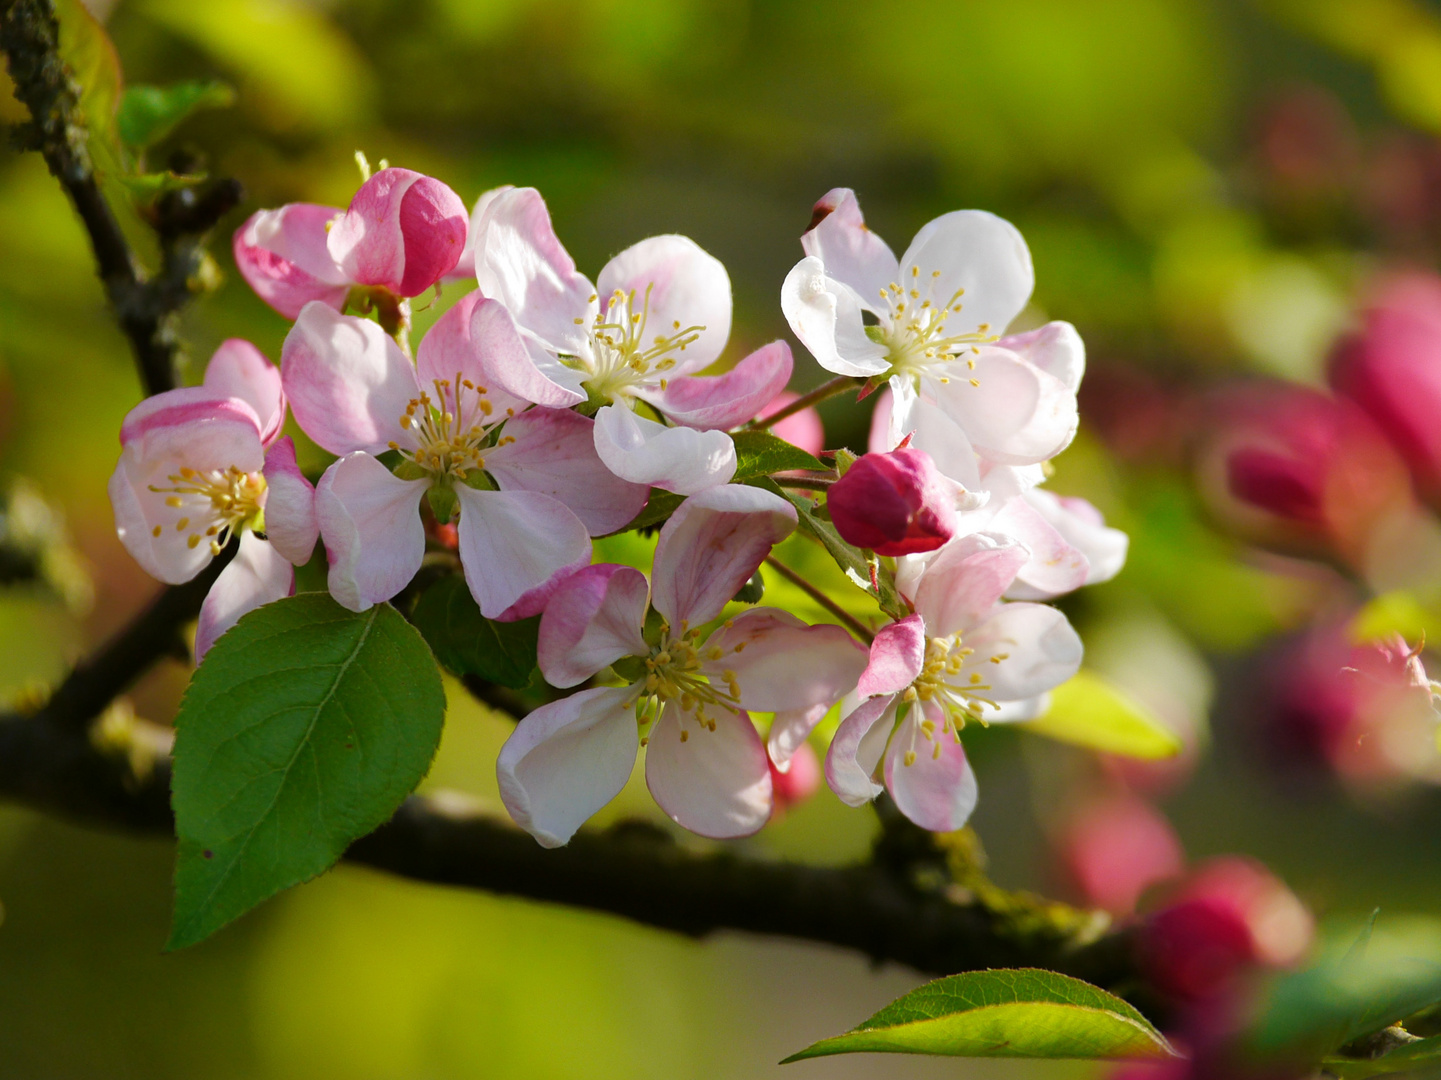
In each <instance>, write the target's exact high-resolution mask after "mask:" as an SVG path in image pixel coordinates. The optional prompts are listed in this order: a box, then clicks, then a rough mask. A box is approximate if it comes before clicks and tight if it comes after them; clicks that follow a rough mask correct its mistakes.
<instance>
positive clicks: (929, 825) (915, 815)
mask: <svg viewBox="0 0 1441 1080" xmlns="http://www.w3.org/2000/svg"><path fill="white" fill-rule="evenodd" d="M923 707H924V709H925V712H926V715H927V716H928V718H929V719H930V720H931V721H932V722H934V723H935V725H936V731H935V735H934V736H933V738H934V739H935V742H932V741H931V740H930V739H927V738H926V735H925V732H924V731H923V730H922V729H921V716H920V715H919V714H920V713H921V709H920V708H918V707H917V706H915V705H912V706H911V711H910V713H909V714H908V715H907V716H906V718H905V720H903V721H902V722H901V726H900V728H899V730H897V731H896V733H895V735H894V736H893V737H892V738H891V746H890V750H888V751H887V753H886V787H887V788H888V789H889V790H890V793H891V798H893V799H895V800H896V808H897V809H898V810H900V812H901V813H903V814H905V815H906V817H908V818H910V819H911V820H912V821H914V822H915V823H916V824H917V825H919V826H920V827H921V828H923V829H930V830H931V831H932V832H953V831H954V830H956V829H959V828H961V827H962V826H964V825H965V823H966V821H967V820H968V819H969V818H970V816H971V811H972V810H974V809H975V808H976V794H977V793H976V774H975V773H973V772H972V771H971V763H970V762H969V761H967V760H966V751H965V749H964V748H963V747H962V746H961V744H960V742H959V741H957V739H956V738H955V737H954V736H953V735H951V734H950V733H949V732H947V731H946V730H945V712H944V711H943V710H942V709H941V707H940V706H939V705H938V704H937V703H936V702H934V701H927V702H924V703H923ZM909 752H913V753H914V754H915V757H913V758H911V763H910V764H909V765H907V764H906V763H905V762H906V756H907V754H908V753H909Z"/></svg>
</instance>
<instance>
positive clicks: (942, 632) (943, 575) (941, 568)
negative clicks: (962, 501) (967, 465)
mask: <svg viewBox="0 0 1441 1080" xmlns="http://www.w3.org/2000/svg"><path fill="white" fill-rule="evenodd" d="M1030 557H1031V553H1030V551H1029V549H1027V548H1026V546H1025V545H1024V544H1022V543H1019V542H1018V541H1017V540H1015V539H1014V538H1013V537H1010V536H1003V535H1001V534H999V533H985V532H982V533H972V534H970V535H969V536H960V537H957V538H956V539H955V540H952V541H951V542H950V543H949V544H947V545H946V546H945V547H943V548H941V550H940V551H938V552H936V555H935V557H934V558H933V559H931V561H930V562H929V563H927V564H926V567H925V569H924V570H923V571H922V572H921V574H920V577H919V579H917V580H916V581H915V582H914V583H913V584H911V585H910V586H909V591H908V592H907V594H906V596H907V599H909V600H910V601H911V602H912V603H913V604H915V606H916V610H917V611H918V612H920V614H921V615H922V616H923V617H924V618H925V620H926V632H927V633H928V634H929V635H930V636H931V637H949V636H950V635H951V634H955V633H959V632H961V631H965V630H969V629H970V628H971V627H973V626H975V625H976V624H977V623H979V622H980V621H981V620H983V619H985V618H986V617H987V616H989V615H990V613H991V611H992V610H993V609H994V608H995V606H996V602H997V601H998V600H1000V598H1001V597H1002V596H1003V595H1005V592H1006V590H1007V589H1008V588H1010V586H1011V582H1013V581H1015V579H1016V574H1017V573H1018V572H1019V571H1020V569H1021V567H1023V566H1025V565H1026V563H1027V561H1028V560H1029V559H1030ZM966 640H967V644H969V643H970V638H969V637H967V639H966Z"/></svg>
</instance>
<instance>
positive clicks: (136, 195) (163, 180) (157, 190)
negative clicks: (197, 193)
mask: <svg viewBox="0 0 1441 1080" xmlns="http://www.w3.org/2000/svg"><path fill="white" fill-rule="evenodd" d="M205 178H206V177H205V173H184V174H182V173H173V172H170V171H169V170H168V169H167V170H166V171H165V172H158V173H133V174H130V175H127V176H121V177H117V179H118V180H119V181H120V183H121V184H122V185H124V187H125V190H126V191H128V192H130V196H131V198H133V199H135V201H136V202H139V203H149V202H154V201H155V200H156V199H158V198H159V197H160V196H161V195H165V194H168V193H169V192H172V191H179V190H180V189H181V188H188V187H194V186H195V185H196V184H202V183H204V182H205Z"/></svg>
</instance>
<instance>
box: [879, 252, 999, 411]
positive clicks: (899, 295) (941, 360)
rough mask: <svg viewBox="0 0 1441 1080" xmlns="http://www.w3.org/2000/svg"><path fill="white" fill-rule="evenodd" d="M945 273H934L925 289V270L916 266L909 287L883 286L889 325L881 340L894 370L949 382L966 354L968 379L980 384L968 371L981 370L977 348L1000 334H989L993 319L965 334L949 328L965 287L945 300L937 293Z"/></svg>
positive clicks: (927, 280)
mask: <svg viewBox="0 0 1441 1080" xmlns="http://www.w3.org/2000/svg"><path fill="white" fill-rule="evenodd" d="M940 277H941V272H940V271H939V270H933V271H931V274H930V277H929V278H928V279H926V281H925V286H926V287H925V289H924V290H922V289H921V283H922V278H921V268H920V267H919V266H912V267H911V273H910V278H911V280H910V284H909V285H908V286H902V285H900V284H899V283H897V282H894V281H893V282H891V283H890V284H889V285H887V286H886V287H885V288H884V289H882V290H881V299H882V300H883V301H885V304H886V307H887V320H886V326H887V327H888V328H887V329H884V330H883V331H882V340H883V342H884V344H885V346H886V348H887V349H888V350H889V352H888V355H887V359H889V360H890V362H891V370H890V372H889V374H891V375H910V376H914V377H919V376H921V375H928V374H934V375H935V376H936V378H937V379H939V381H941V382H942V383H947V382H950V381H951V375H952V372H953V370H954V369H953V368H952V367H951V365H952V364H953V363H954V362H955V361H957V360H960V359H962V358H964V360H965V364H966V371H967V375H966V378H967V379H968V380H969V381H970V384H971V385H972V386H979V385H980V380H978V379H977V378H976V377H975V376H974V375H972V374H969V373H970V372H973V371H975V368H976V361H975V353H976V346H977V345H984V344H986V343H987V342H991V341H995V340H996V335H995V334H992V333H989V330H990V325H989V324H988V323H981V324H980V325H979V326H977V327H976V329H975V330H973V331H969V332H967V333H963V334H952V333H947V332H946V320H947V319H950V318H953V317H954V316H955V315H957V314H959V312H960V310H961V296H962V295H963V294H964V293H965V291H966V290H965V289H957V290H956V291H955V294H954V295H952V296H951V298H950V299H949V300H946V301H944V302H941V301H940V300H939V299H938V298H937V297H936V296H935V295H934V294H935V289H936V283H937V282H938V281H939V280H940Z"/></svg>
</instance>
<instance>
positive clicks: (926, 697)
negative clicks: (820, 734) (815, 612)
mask: <svg viewBox="0 0 1441 1080" xmlns="http://www.w3.org/2000/svg"><path fill="white" fill-rule="evenodd" d="M1028 559H1029V552H1028V550H1027V549H1026V547H1025V546H1024V545H1023V544H1020V543H1018V542H1017V541H1015V540H1014V539H1012V538H1010V537H1007V536H1001V535H998V534H994V533H973V534H971V535H969V536H963V537H958V538H956V539H955V540H952V541H951V542H950V543H949V544H947V545H946V546H945V547H943V548H941V549H940V550H939V551H938V552H936V553H935V555H934V557H932V558H930V559H928V560H927V561H926V562H924V563H923V564H920V568H919V572H917V573H914V574H912V575H911V576H909V577H905V578H902V577H901V576H899V575H898V576H897V582H896V583H897V586H898V587H899V588H900V589H901V591H902V594H903V595H904V596H905V597H906V599H907V600H909V601H910V602H911V604H912V605H913V606H914V607H915V614H913V615H908V616H907V617H906V618H904V619H901V620H899V621H897V622H894V623H891V624H890V625H888V626H885V627H882V629H881V630H880V632H879V633H878V634H876V638H875V642H874V643H873V644H872V645H871V653H870V663H869V665H868V666H867V667H866V670H865V673H864V674H863V675H862V676H861V678H860V683H859V685H858V686H857V688H856V694H857V697H858V699H859V703H858V704H857V705H855V707H854V708H852V709H851V710H850V711H849V712H848V714H847V715H846V716H845V718H844V719H843V720H842V721H841V726H840V728H839V729H838V730H837V731H836V735H835V738H834V739H833V740H832V742H831V748H830V752H829V753H828V754H827V756H826V780H827V781H828V782H829V784H830V786H831V789H832V790H833V791H835V793H836V794H837V795H838V796H840V798H841V800H842V801H843V802H846V803H848V804H850V805H852V806H860V805H862V804H863V803H866V802H869V801H870V800H871V799H874V798H875V797H876V796H877V795H879V794H880V792H881V785H880V784H878V783H876V782H875V780H874V779H873V778H872V774H873V773H874V772H875V771H876V767H877V766H878V765H879V764H880V763H881V760H882V756H883V755H884V761H885V763H884V780H885V787H886V788H887V789H888V790H889V791H890V793H891V797H892V798H894V799H895V801H896V805H897V807H899V808H900V810H901V812H902V813H903V814H905V815H906V817H908V818H910V819H911V820H912V821H914V822H915V823H916V824H918V825H920V826H922V827H923V828H927V829H931V830H934V831H937V832H944V831H949V830H951V829H959V828H960V827H961V826H962V825H964V824H965V823H966V819H967V818H969V817H970V814H971V811H972V809H974V807H975V804H976V779H975V776H974V774H973V773H972V772H971V767H970V764H969V763H968V762H967V760H966V753H965V750H964V749H963V747H962V746H961V740H960V733H961V729H962V728H963V727H964V726H965V724H966V722H967V721H968V720H979V721H981V722H983V723H985V722H991V721H1012V720H1029V719H1032V718H1034V717H1036V716H1038V715H1040V713H1041V712H1043V711H1044V709H1045V707H1046V703H1047V691H1049V690H1050V689H1052V688H1053V687H1055V686H1057V685H1059V684H1060V683H1062V682H1064V681H1065V680H1066V679H1069V678H1070V677H1071V676H1072V675H1074V674H1075V673H1076V671H1077V670H1079V668H1080V664H1081V651H1082V650H1081V639H1080V638H1079V637H1077V636H1076V632H1075V631H1074V630H1073V629H1071V625H1070V623H1068V622H1067V621H1066V617H1065V616H1064V615H1062V614H1061V613H1060V612H1059V611H1057V610H1056V609H1055V608H1052V607H1047V606H1046V605H1044V604H1033V603H1024V602H1018V603H1002V602H1001V597H1002V596H1003V595H1004V593H1005V592H1006V590H1007V589H1008V588H1009V587H1010V585H1011V583H1012V582H1013V581H1014V580H1015V576H1016V573H1017V572H1018V571H1019V570H1020V569H1021V567H1022V566H1024V565H1025V564H1026V562H1027V560H1028ZM898 719H899V720H900V723H899V725H897V724H896V721H897V720H898ZM893 728H894V730H892V729H893Z"/></svg>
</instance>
